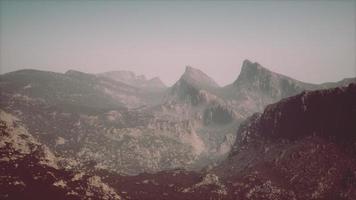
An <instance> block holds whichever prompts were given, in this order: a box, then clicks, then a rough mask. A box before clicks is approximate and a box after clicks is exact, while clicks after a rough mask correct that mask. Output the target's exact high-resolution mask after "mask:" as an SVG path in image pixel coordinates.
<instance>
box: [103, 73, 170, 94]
mask: <svg viewBox="0 0 356 200" xmlns="http://www.w3.org/2000/svg"><path fill="white" fill-rule="evenodd" d="M97 76H99V77H106V78H110V79H112V80H115V81H119V82H122V83H125V84H127V85H130V86H134V87H137V88H144V89H156V90H157V89H165V88H166V87H167V86H166V85H165V84H164V83H163V82H162V81H161V80H160V79H159V78H158V77H154V78H152V79H146V77H145V76H144V75H136V74H135V73H133V72H131V71H110V72H104V73H101V74H97Z"/></svg>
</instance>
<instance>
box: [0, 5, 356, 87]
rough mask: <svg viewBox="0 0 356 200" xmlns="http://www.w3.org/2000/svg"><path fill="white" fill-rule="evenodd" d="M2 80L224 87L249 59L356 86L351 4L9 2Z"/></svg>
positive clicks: (1, 31)
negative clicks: (37, 77) (203, 76)
mask: <svg viewBox="0 0 356 200" xmlns="http://www.w3.org/2000/svg"><path fill="white" fill-rule="evenodd" d="M0 6H1V10H0V48H1V49H0V50H1V51H0V70H1V73H5V72H9V71H14V70H18V69H22V68H34V69H41V70H50V71H57V72H65V71H66V70H68V69H76V70H80V71H84V72H89V73H97V72H104V71H110V70H131V71H134V72H135V73H137V74H145V75H146V76H148V77H153V76H159V77H160V78H161V79H162V80H163V81H164V82H165V83H167V84H168V85H171V84H173V83H174V82H175V81H176V80H177V79H178V78H179V76H180V75H181V74H182V73H183V71H184V68H185V65H191V66H193V67H196V68H199V69H201V70H202V71H204V72H206V73H207V74H208V75H210V76H211V77H212V78H214V79H215V80H216V81H217V82H218V83H219V84H220V85H226V84H228V83H231V82H233V81H234V80H235V79H236V78H237V76H238V74H239V72H240V68H241V64H242V61H243V60H244V59H250V60H251V61H257V62H259V63H260V64H262V65H263V66H265V67H267V68H269V69H271V70H273V71H276V72H279V73H282V74H285V75H288V76H291V77H293V78H296V79H299V80H302V81H307V82H313V83H319V82H326V81H337V80H340V79H342V78H345V77H352V76H356V71H355V70H356V64H355V62H356V61H355V60H356V59H355V55H356V52H355V51H356V39H355V37H356V31H355V30H356V27H355V26H356V25H355V23H356V16H355V15H356V14H355V12H356V3H355V1H353V0H350V1H296V0H295V1H286V2H284V1H171V2H163V1H134V2H128V1H84V0H83V1H80V0H72V1H70V0H68V1H60V0H58V1H55V0H52V1H31V0H29V1H16V0H15V1H1V3H0Z"/></svg>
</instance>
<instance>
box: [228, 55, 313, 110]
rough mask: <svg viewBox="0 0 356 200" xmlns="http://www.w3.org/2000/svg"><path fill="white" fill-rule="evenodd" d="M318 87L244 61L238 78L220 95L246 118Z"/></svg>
mask: <svg viewBox="0 0 356 200" xmlns="http://www.w3.org/2000/svg"><path fill="white" fill-rule="evenodd" d="M317 88H318V86H317V85H314V84H309V83H303V82H301V81H297V80H295V79H292V78H290V77H287V76H284V75H281V74H278V73H275V72H272V71H270V70H268V69H266V68H264V67H263V66H261V65H260V64H259V63H253V62H251V61H249V60H245V61H244V62H243V64H242V68H241V72H240V74H239V76H238V78H237V79H236V80H235V81H234V82H233V83H232V84H230V85H227V86H225V87H224V88H223V89H222V92H221V93H222V94H223V96H224V97H225V98H226V99H231V100H233V101H235V103H234V104H235V105H236V106H237V107H238V108H237V109H238V110H240V111H241V113H242V114H243V115H244V116H246V117H247V116H248V115H251V114H252V113H253V112H256V111H262V110H263V109H264V107H265V106H266V105H268V104H270V103H274V102H277V101H278V100H280V99H282V98H285V97H288V96H291V95H295V94H297V93H299V92H301V91H303V90H310V89H317Z"/></svg>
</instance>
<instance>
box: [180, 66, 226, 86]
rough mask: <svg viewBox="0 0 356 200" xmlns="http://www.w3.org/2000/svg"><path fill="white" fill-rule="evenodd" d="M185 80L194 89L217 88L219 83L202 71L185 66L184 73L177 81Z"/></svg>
mask: <svg viewBox="0 0 356 200" xmlns="http://www.w3.org/2000/svg"><path fill="white" fill-rule="evenodd" d="M182 81H184V82H186V83H188V84H189V85H191V86H193V87H195V88H196V89H209V88H218V87H219V85H218V84H217V83H216V82H215V81H214V80H213V79H212V78H211V77H209V76H208V75H207V74H205V73H204V72H203V71H201V70H199V69H196V68H193V67H191V66H186V68H185V72H184V74H183V75H182V76H181V78H180V79H179V81H178V82H182Z"/></svg>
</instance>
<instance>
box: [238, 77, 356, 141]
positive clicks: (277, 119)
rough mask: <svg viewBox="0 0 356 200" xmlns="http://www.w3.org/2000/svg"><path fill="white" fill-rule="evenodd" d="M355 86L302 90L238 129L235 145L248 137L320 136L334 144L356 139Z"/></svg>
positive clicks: (270, 107)
mask: <svg viewBox="0 0 356 200" xmlns="http://www.w3.org/2000/svg"><path fill="white" fill-rule="evenodd" d="M355 102H356V84H354V83H353V84H350V85H349V86H347V87H341V88H334V89H326V90H319V91H306V92H302V93H301V94H298V95H296V96H293V97H289V98H286V99H283V100H281V101H280V102H278V103H275V104H271V105H269V106H267V107H266V109H265V110H264V112H263V113H262V114H261V115H260V116H257V115H258V114H256V115H255V116H254V117H252V118H251V120H250V121H251V122H250V123H248V124H245V125H243V126H241V128H240V130H239V132H238V138H239V140H238V141H237V142H238V143H239V142H241V141H245V140H246V139H247V138H248V137H250V136H261V137H265V138H269V139H272V138H275V139H289V140H296V139H301V138H303V137H306V136H320V137H323V138H326V139H330V140H332V141H335V142H343V143H353V142H355V139H356V133H355V130H356V123H355V122H356V121H355V120H356V103H355Z"/></svg>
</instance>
